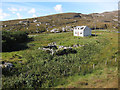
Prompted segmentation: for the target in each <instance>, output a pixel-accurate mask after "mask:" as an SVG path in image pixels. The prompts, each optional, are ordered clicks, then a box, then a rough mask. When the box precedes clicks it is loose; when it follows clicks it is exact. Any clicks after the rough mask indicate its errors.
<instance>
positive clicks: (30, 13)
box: [0, 0, 118, 21]
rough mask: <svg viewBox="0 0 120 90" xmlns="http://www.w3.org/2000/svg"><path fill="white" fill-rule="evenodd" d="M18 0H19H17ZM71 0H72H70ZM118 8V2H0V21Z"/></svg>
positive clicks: (98, 11) (96, 11)
mask: <svg viewBox="0 0 120 90" xmlns="http://www.w3.org/2000/svg"><path fill="white" fill-rule="evenodd" d="M18 1H19V0H18ZM72 1H73V0H72ZM114 10H118V2H117V1H116V2H30V1H29V2H12V1H11V2H10V1H9V0H8V2H7V0H6V2H1V3H0V21H6V20H13V19H25V18H32V17H40V16H46V15H51V14H58V13H67V12H75V13H83V14H90V13H102V12H106V11H114Z"/></svg>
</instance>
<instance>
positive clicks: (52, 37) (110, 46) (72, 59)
mask: <svg viewBox="0 0 120 90" xmlns="http://www.w3.org/2000/svg"><path fill="white" fill-rule="evenodd" d="M94 33H95V32H92V34H94ZM33 40H34V41H31V42H29V43H28V44H27V45H28V47H29V48H27V49H26V50H21V51H14V52H3V54H2V60H3V61H5V62H12V63H13V64H14V67H13V68H12V69H9V70H7V71H6V70H3V75H2V77H3V87H4V88H40V87H45V88H46V87H79V88H80V87H82V88H84V87H87V88H88V87H105V86H104V85H103V84H102V83H103V82H104V83H107V80H108V81H109V80H110V79H111V78H113V77H117V61H115V60H118V56H117V54H118V34H117V33H114V32H103V31H101V32H100V31H99V32H97V36H96V37H95V36H89V37H74V36H73V33H71V32H69V33H58V34H39V35H37V36H34V37H33ZM51 42H56V43H57V45H63V46H73V45H75V44H80V45H86V46H84V47H78V48H74V49H75V50H76V51H77V53H76V54H67V55H61V56H57V55H54V56H52V55H50V54H49V53H46V52H44V51H42V50H38V48H39V47H41V46H46V45H48V44H49V43H51ZM109 74H110V75H111V76H110V77H108V75H109ZM95 76H96V77H95ZM93 77H95V78H93ZM97 77H99V80H102V81H103V82H102V81H101V82H100V83H99V84H100V86H99V85H96V84H94V83H95V81H96V82H97V80H98V79H97ZM86 80H87V81H86ZM90 80H91V81H92V82H91V83H90ZM115 82H117V81H115ZM95 85H96V86H95ZM115 85H116V84H115ZM106 87H107V86H106ZM108 87H109V86H108ZM116 87H117V85H116Z"/></svg>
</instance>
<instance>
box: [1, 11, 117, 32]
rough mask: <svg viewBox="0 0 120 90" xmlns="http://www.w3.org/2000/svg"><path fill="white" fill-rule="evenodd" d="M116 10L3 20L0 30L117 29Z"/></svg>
mask: <svg viewBox="0 0 120 90" xmlns="http://www.w3.org/2000/svg"><path fill="white" fill-rule="evenodd" d="M117 23H118V11H112V12H103V13H91V14H82V13H61V14H54V15H49V16H43V17H36V18H28V19H21V20H20V19H19V20H9V21H3V24H2V26H1V27H2V30H7V31H19V30H21V31H27V32H29V33H42V32H50V31H51V30H52V29H57V30H58V31H64V29H65V30H66V31H72V28H73V27H74V26H77V25H87V26H89V27H90V28H91V29H94V28H95V26H96V29H117V28H118V24H117Z"/></svg>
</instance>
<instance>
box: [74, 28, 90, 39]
mask: <svg viewBox="0 0 120 90" xmlns="http://www.w3.org/2000/svg"><path fill="white" fill-rule="evenodd" d="M73 35H74V36H81V37H85V36H91V29H90V28H89V27H88V26H76V27H74V30H73Z"/></svg>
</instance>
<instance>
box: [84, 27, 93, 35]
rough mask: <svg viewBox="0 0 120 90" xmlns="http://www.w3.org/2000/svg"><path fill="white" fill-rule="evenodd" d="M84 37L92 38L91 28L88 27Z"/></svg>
mask: <svg viewBox="0 0 120 90" xmlns="http://www.w3.org/2000/svg"><path fill="white" fill-rule="evenodd" d="M84 36H91V29H90V28H89V27H86V28H85V30H84Z"/></svg>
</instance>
